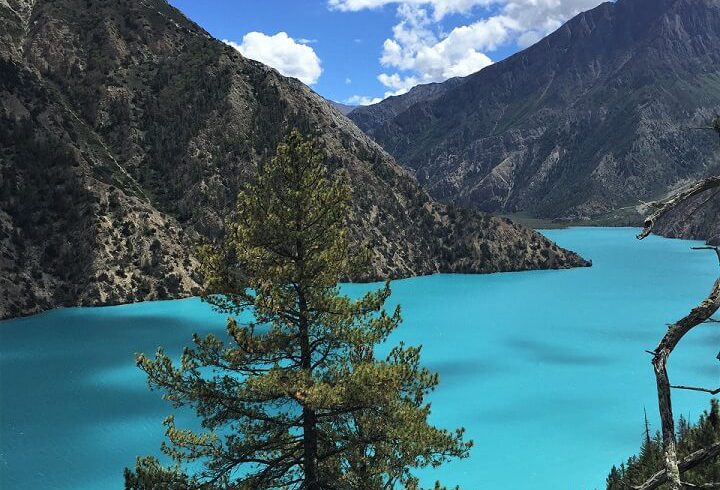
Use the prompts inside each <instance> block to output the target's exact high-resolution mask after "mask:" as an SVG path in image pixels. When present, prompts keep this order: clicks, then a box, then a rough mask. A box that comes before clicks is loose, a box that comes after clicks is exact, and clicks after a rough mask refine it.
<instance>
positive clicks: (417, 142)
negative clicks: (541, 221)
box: [349, 0, 720, 223]
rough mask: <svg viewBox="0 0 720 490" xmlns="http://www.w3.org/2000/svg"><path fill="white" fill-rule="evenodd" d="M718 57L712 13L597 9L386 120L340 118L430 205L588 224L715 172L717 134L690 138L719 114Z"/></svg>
mask: <svg viewBox="0 0 720 490" xmlns="http://www.w3.org/2000/svg"><path fill="white" fill-rule="evenodd" d="M719 53H720V4H718V2H714V1H711V0H657V1H655V0H653V1H650V0H620V1H618V2H617V3H610V2H606V3H603V4H601V5H599V6H598V7H596V8H595V9H592V10H590V11H587V12H584V13H581V14H579V15H578V16H576V17H574V18H573V19H571V20H570V21H568V22H567V23H566V24H565V25H563V26H562V27H561V28H560V29H558V30H557V31H555V32H554V33H552V34H550V35H549V36H547V37H546V38H544V39H542V40H541V41H539V42H538V43H536V44H535V45H533V46H531V47H529V48H528V49H526V50H524V51H522V52H520V53H517V54H515V55H513V56H511V57H509V58H508V59H506V60H503V61H501V62H498V63H496V64H494V65H491V66H489V67H487V68H485V69H483V70H481V71H479V72H477V73H474V74H472V75H469V76H468V77H465V78H463V79H460V80H457V79H455V80H452V81H450V82H449V83H450V85H449V86H447V87H444V86H442V85H443V84H440V85H441V86H440V87H436V88H435V92H436V93H435V94H434V95H433V96H431V97H427V98H425V99H420V100H414V101H413V102H412V103H411V104H407V107H406V108H404V109H403V110H402V111H400V112H399V113H397V114H394V113H393V112H392V110H390V111H389V112H388V109H387V107H388V106H391V105H395V106H397V105H398V104H399V102H398V101H397V100H394V101H383V102H381V103H379V104H376V105H374V106H369V107H364V108H359V109H356V110H354V111H353V112H351V113H350V115H349V117H350V118H351V119H353V120H354V121H355V122H356V123H357V124H358V126H359V127H360V128H361V129H363V130H364V131H365V132H366V133H367V134H368V135H370V136H371V137H372V138H373V139H375V140H376V141H377V142H378V143H380V145H381V146H383V147H384V148H385V149H387V150H388V151H389V152H390V153H391V154H392V155H393V156H395V157H396V159H397V160H398V161H399V162H400V163H401V164H404V165H406V166H407V167H408V168H410V169H412V170H413V171H414V172H415V174H416V176H417V177H418V180H419V181H420V183H421V184H422V185H423V186H424V187H425V188H427V189H428V191H429V192H430V194H431V195H432V196H433V197H435V198H436V199H439V200H441V201H445V202H453V203H456V204H458V205H463V206H472V207H475V208H478V209H481V210H484V211H489V212H503V213H517V212H526V213H530V214H531V215H533V216H536V217H540V218H547V219H563V220H569V221H584V220H592V219H595V218H597V217H599V216H602V215H604V214H606V213H609V212H611V211H614V210H616V209H618V208H623V207H628V206H630V207H632V206H633V205H635V204H638V203H639V201H640V200H643V201H649V200H653V199H656V198H659V197H661V196H662V195H665V194H666V193H667V192H669V191H670V190H672V189H673V188H676V187H678V186H680V185H682V184H683V183H685V182H688V181H690V180H693V179H697V178H700V177H703V176H706V175H708V174H711V173H713V172H717V169H718V168H720V158H719V156H718V152H717V151H715V150H716V149H717V148H716V146H717V144H716V135H714V134H713V133H712V132H709V131H708V132H702V131H693V130H690V128H691V127H695V126H704V125H707V122H708V121H709V120H711V119H712V118H713V117H714V114H715V113H716V112H720V55H719ZM446 83H447V82H446ZM402 97H404V96H400V98H402ZM408 97H410V96H408ZM388 113H389V114H390V116H387V114H388ZM632 221H633V222H635V223H639V222H640V216H639V215H637V214H634V215H633V217H632Z"/></svg>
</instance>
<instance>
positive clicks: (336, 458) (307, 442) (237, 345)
mask: <svg viewBox="0 0 720 490" xmlns="http://www.w3.org/2000/svg"><path fill="white" fill-rule="evenodd" d="M346 181H347V179H346V177H345V176H343V175H338V174H331V173H330V172H329V171H328V169H327V166H326V163H325V159H324V156H323V151H322V148H321V147H320V145H319V143H318V141H317V140H316V139H307V138H305V137H304V136H303V135H302V134H301V133H299V132H298V131H293V132H292V133H291V134H290V135H289V136H288V137H287V138H286V139H285V140H284V141H283V142H282V143H281V144H279V146H278V148H277V153H276V155H275V157H274V158H272V159H271V160H269V161H267V162H265V164H264V165H263V166H262V168H260V170H259V172H258V176H257V178H256V180H255V181H254V182H253V183H252V184H250V185H249V186H248V187H247V188H246V189H245V190H244V191H242V192H241V193H240V195H239V196H238V205H237V215H236V216H235V217H234V218H233V220H232V222H231V223H229V224H228V234H227V238H226V240H225V241H224V243H222V244H221V245H220V246H213V247H209V246H206V247H204V248H203V250H202V254H201V255H202V258H203V261H202V262H203V271H202V272H203V274H204V276H205V278H206V290H207V295H206V297H205V299H206V300H207V301H208V302H210V303H211V304H212V305H213V306H214V307H215V308H216V309H218V310H219V311H221V312H223V313H226V314H228V315H229V318H228V321H227V339H225V340H222V339H220V338H218V337H216V336H214V335H208V336H207V337H199V336H197V335H196V336H195V337H194V338H193V345H192V347H189V348H186V349H185V351H184V353H183V355H182V358H181V360H180V363H179V365H178V364H176V363H175V362H173V360H171V359H170V358H169V357H168V355H167V354H165V353H164V352H163V351H162V350H161V349H160V350H158V352H157V354H156V356H155V358H154V359H151V358H149V357H146V356H144V355H140V356H139V357H138V359H137V362H138V365H139V366H140V367H141V368H142V369H143V370H144V371H145V372H146V373H147V375H148V379H149V384H150V386H151V387H152V388H154V389H158V390H161V391H162V392H164V397H165V398H166V399H167V400H170V401H171V402H172V403H173V404H174V405H175V406H176V407H182V406H189V407H192V408H193V409H194V410H195V411H196V413H197V415H198V417H199V418H200V419H201V422H202V427H203V429H204V432H202V433H197V432H195V431H192V430H187V429H180V428H178V427H176V425H175V423H174V420H173V418H172V417H170V418H168V419H167V421H166V426H167V430H166V434H167V437H168V439H169V442H168V443H166V444H164V445H163V448H162V449H163V451H164V452H165V453H166V454H167V455H168V456H170V457H171V458H172V459H173V460H174V461H175V466H174V467H171V468H166V467H163V466H161V465H160V464H159V463H158V461H157V460H155V459H153V458H141V459H138V464H137V466H136V468H135V471H134V472H133V471H130V470H127V471H126V488H130V489H133V490H141V489H142V490H144V489H150V488H233V489H247V490H250V489H253V490H255V489H269V488H280V489H308V490H319V489H338V490H342V489H367V490H373V489H394V488H407V489H417V488H419V482H418V480H417V478H415V477H414V476H413V475H412V470H413V469H415V468H422V467H435V466H438V465H440V464H442V463H443V462H445V461H447V460H448V459H450V458H454V457H466V456H467V454H468V452H469V450H470V447H471V445H472V443H471V442H465V441H464V440H463V438H464V434H463V429H457V430H455V431H447V430H443V429H439V428H436V427H433V426H432V425H430V424H429V423H428V416H429V414H430V405H429V404H428V403H427V401H426V397H427V395H428V394H429V393H430V392H431V391H432V390H433V389H434V388H435V387H436V386H437V384H438V376H437V375H436V374H434V373H432V372H430V371H429V370H427V369H425V368H423V367H422V366H421V365H420V348H419V347H408V346H405V345H402V344H400V345H398V346H396V347H394V348H392V349H391V350H390V351H389V354H388V355H386V356H383V357H379V356H377V355H376V347H377V346H378V345H379V344H382V343H384V342H386V341H387V339H388V336H389V335H390V334H391V333H392V332H393V331H394V330H395V329H396V328H397V327H398V325H399V324H400V321H401V317H400V309H399V307H398V308H396V309H395V310H394V311H391V312H388V311H386V309H385V302H386V300H387V299H388V297H389V296H390V285H389V283H386V284H385V286H384V287H383V288H381V289H379V290H376V291H372V292H369V293H367V294H365V295H364V296H362V297H361V298H359V299H357V300H354V299H351V298H349V297H347V296H345V295H343V294H342V293H341V291H340V289H339V288H338V282H339V281H340V280H341V279H342V278H345V277H349V276H351V275H352V272H354V271H355V270H356V268H358V267H362V266H363V264H364V263H365V262H366V261H367V256H368V254H365V253H356V252H352V251H351V250H350V248H349V246H348V239H347V228H346V221H347V218H348V213H349V212H350V208H349V200H350V189H349V187H348V186H347V184H346ZM188 464H189V465H188ZM188 467H191V468H196V469H197V470H196V471H195V472H193V473H192V474H188V473H189V472H186V471H184V470H183V468H188ZM168 482H171V483H168ZM153 485H156V486H153ZM436 488H440V486H439V484H437V486H436Z"/></svg>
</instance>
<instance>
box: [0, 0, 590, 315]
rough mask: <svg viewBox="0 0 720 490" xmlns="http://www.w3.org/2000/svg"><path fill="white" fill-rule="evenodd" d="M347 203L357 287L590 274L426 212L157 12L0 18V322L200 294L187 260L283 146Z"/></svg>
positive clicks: (224, 52) (448, 214) (282, 97)
mask: <svg viewBox="0 0 720 490" xmlns="http://www.w3.org/2000/svg"><path fill="white" fill-rule="evenodd" d="M293 127H298V128H300V129H302V130H305V131H306V132H314V133H316V134H318V135H319V138H320V141H321V144H322V145H323V148H324V151H325V152H326V155H327V161H328V166H329V168H330V169H331V170H339V169H341V168H342V169H346V170H347V171H348V173H349V175H350V179H351V183H352V185H353V208H352V217H351V222H350V223H349V226H350V233H351V237H352V238H353V240H354V242H355V243H356V244H359V243H360V242H365V241H369V242H370V243H371V244H372V246H373V248H374V251H375V255H374V257H373V260H372V266H371V267H370V268H369V269H368V270H367V271H366V272H365V273H364V274H363V275H361V276H359V277H355V278H352V279H355V280H369V279H379V278H391V277H404V276H410V275H418V274H429V273H435V272H441V271H442V272H451V271H462V272H494V271H509V270H524V269H532V268H558V267H571V266H578V265H587V263H586V262H585V261H584V260H583V259H581V258H580V257H578V256H577V255H575V254H573V253H571V252H567V251H565V250H563V249H560V248H558V247H557V246H556V245H554V244H553V243H551V242H549V241H548V240H546V239H545V238H543V237H542V236H540V235H538V234H537V233H534V232H532V231H530V230H528V229H526V228H523V227H520V226H516V225H513V224H512V223H510V222H509V221H508V220H504V219H498V218H492V217H489V216H486V215H483V214H481V213H478V212H470V211H463V210H456V209H454V208H453V207H448V206H446V205H443V204H439V203H437V202H435V201H433V200H432V199H431V198H430V197H429V196H428V194H427V193H426V192H425V191H423V190H422V189H421V188H420V187H419V186H418V184H417V182H416V180H415V179H414V177H412V176H411V175H410V173H408V172H407V171H406V170H404V169H402V168H401V167H400V166H399V165H397V164H396V163H395V161H394V160H393V158H392V157H391V156H389V155H388V154H387V153H386V152H384V151H383V150H382V149H381V148H380V146H378V145H377V144H375V143H374V142H372V141H371V140H370V139H369V138H368V137H367V136H365V135H364V134H363V133H362V132H361V131H360V130H359V129H358V128H357V127H356V126H355V125H354V124H353V123H351V122H350V121H349V120H348V119H347V118H345V117H344V116H342V115H341V114H340V113H339V112H338V111H337V110H336V109H335V108H333V107H332V106H331V105H330V104H329V103H328V102H327V101H325V100H324V99H323V98H322V97H320V96H318V95H317V94H315V93H314V92H313V91H312V90H310V89H309V88H308V87H306V86H305V85H303V84H302V83H300V82H299V81H297V80H295V79H289V78H285V77H283V76H281V75H280V74H278V73H277V72H276V71H275V70H272V69H270V68H268V67H267V66H264V65H262V64H260V63H257V62H254V61H251V60H248V59H245V58H243V57H242V56H241V55H240V54H239V53H238V52H237V51H235V50H234V49H233V48H231V47H229V46H227V45H225V44H223V43H221V42H219V41H217V40H215V39H213V38H212V37H211V36H210V35H209V34H208V33H207V32H205V31H204V30H203V29H201V28H200V27H198V26H197V25H196V24H194V23H193V22H191V21H189V20H188V19H187V18H185V17H184V16H183V15H182V14H181V13H180V12H179V11H178V10H176V9H175V8H173V7H171V6H169V5H168V4H167V3H166V2H165V1H163V0H117V1H112V2H87V1H84V0H56V1H50V0H36V1H35V0H4V1H2V2H0V318H2V317H10V316H16V315H21V314H28V313H32V312H36V311H40V310H43V309H46V308H51V307H54V306H59V305H93V304H111V303H119V302H127V301H136V300H145V299H154V298H165V297H178V296H185V295H189V294H194V293H197V292H198V284H199V281H200V278H199V277H197V276H196V275H195V274H194V272H193V270H194V267H195V265H196V263H197V262H196V259H195V257H194V250H195V245H196V244H197V243H198V241H200V240H212V239H214V238H217V237H219V236H221V235H222V233H223V227H224V220H225V219H226V218H227V217H228V216H229V215H230V214H231V213H232V210H233V209H234V202H235V196H236V193H237V191H238V189H239V187H240V186H241V185H242V184H243V182H245V181H246V180H247V179H248V178H249V177H250V176H251V175H252V174H253V173H254V172H255V170H256V168H257V165H258V164H259V162H261V161H262V160H264V159H266V158H269V157H270V156H271V155H272V153H273V151H274V148H275V147H276V145H277V143H278V142H279V141H280V140H281V138H282V137H283V136H284V135H285V134H287V132H288V131H289V130H290V129H291V128H293Z"/></svg>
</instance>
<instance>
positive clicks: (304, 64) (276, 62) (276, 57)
mask: <svg viewBox="0 0 720 490" xmlns="http://www.w3.org/2000/svg"><path fill="white" fill-rule="evenodd" d="M301 41H308V40H307V39H304V40H301ZM223 42H225V43H226V44H229V45H230V46H232V47H233V48H235V49H237V50H238V51H240V53H242V55H243V56H245V57H247V58H251V59H253V60H257V61H259V62H261V63H265V64H266V65H268V66H272V67H273V68H275V69H276V70H278V71H279V72H280V73H282V74H283V75H285V76H288V77H295V78H297V79H298V80H300V81H301V82H303V83H306V84H308V85H312V84H314V83H315V82H317V81H318V79H319V78H320V74H321V73H322V66H321V65H320V58H319V57H318V56H317V54H315V50H313V48H311V47H310V46H307V45H306V44H303V43H302V42H298V41H295V40H294V39H293V38H291V37H290V36H288V35H287V33H285V32H278V33H277V34H275V35H273V36H268V35H267V34H263V33H262V32H248V33H247V34H245V36H243V39H242V43H240V44H238V43H236V42H233V41H228V40H223Z"/></svg>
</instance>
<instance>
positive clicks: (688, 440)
mask: <svg viewBox="0 0 720 490" xmlns="http://www.w3.org/2000/svg"><path fill="white" fill-rule="evenodd" d="M677 436H678V456H679V458H680V459H682V458H684V457H685V456H687V455H689V454H692V453H693V452H695V451H697V450H699V449H703V448H707V447H710V446H711V445H712V444H713V443H717V442H719V441H720V403H719V402H718V401H717V400H716V399H713V400H711V404H710V410H708V411H707V412H705V413H704V414H703V415H702V416H701V417H700V420H699V421H698V422H697V424H691V423H689V422H688V421H687V420H686V419H685V418H684V417H680V420H679V422H678V430H677ZM663 455H664V453H663V444H662V436H661V434H660V433H659V432H658V433H656V434H654V435H653V434H651V433H650V429H649V428H646V430H645V438H644V439H643V442H642V445H641V446H640V452H639V453H638V454H637V455H636V456H632V457H630V458H629V459H628V460H627V462H625V463H622V464H621V465H620V466H619V467H616V466H613V468H612V470H610V475H609V476H608V478H607V489H608V490H628V489H630V488H632V487H633V486H637V485H640V484H642V483H644V482H645V481H647V480H648V479H649V478H650V477H651V476H652V475H654V474H655V473H657V472H658V471H662V470H663V469H664V462H663ZM683 481H685V482H687V483H690V484H706V483H709V482H720V459H718V458H716V459H715V460H713V461H712V462H711V463H709V464H705V465H701V466H698V467H697V468H694V469H692V470H689V471H687V472H686V473H683ZM660 488H664V487H660ZM698 488H703V487H702V486H699V487H698Z"/></svg>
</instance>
